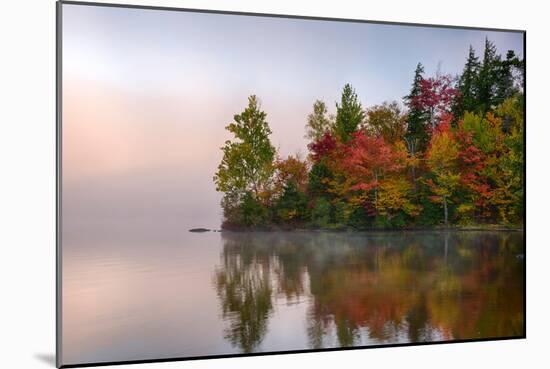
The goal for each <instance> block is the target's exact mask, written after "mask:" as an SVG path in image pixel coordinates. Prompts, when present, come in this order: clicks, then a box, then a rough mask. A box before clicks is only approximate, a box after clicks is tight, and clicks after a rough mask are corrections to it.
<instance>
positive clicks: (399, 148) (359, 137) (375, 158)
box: [214, 39, 525, 229]
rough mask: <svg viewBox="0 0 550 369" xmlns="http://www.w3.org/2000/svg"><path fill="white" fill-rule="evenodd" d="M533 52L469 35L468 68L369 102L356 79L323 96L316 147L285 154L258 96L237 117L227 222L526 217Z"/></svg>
mask: <svg viewBox="0 0 550 369" xmlns="http://www.w3.org/2000/svg"><path fill="white" fill-rule="evenodd" d="M524 69H525V68H524V60H522V59H520V58H519V57H518V56H517V55H515V53H514V51H512V50H509V51H508V52H507V53H506V55H505V56H504V57H503V56H502V55H500V54H498V53H497V50H496V47H495V45H494V44H493V43H492V42H491V41H489V40H487V39H486V40H485V48H484V52H483V56H482V57H481V58H480V57H478V56H476V54H475V51H474V49H473V48H472V47H471V46H470V50H469V53H468V57H467V60H466V63H465V65H464V69H463V71H462V73H460V74H459V75H458V76H454V77H453V76H450V75H445V74H440V73H439V72H438V73H436V74H435V75H434V76H425V72H424V67H423V66H422V64H421V63H419V64H418V65H417V67H416V70H415V73H414V78H413V82H412V85H411V90H410V93H409V94H408V95H407V96H405V97H403V98H402V104H400V103H399V102H398V101H390V102H384V103H382V104H380V105H374V106H371V107H367V108H364V107H363V106H362V104H361V102H360V101H359V98H358V96H357V94H356V92H355V90H354V88H353V87H352V86H351V85H350V84H346V85H345V86H344V87H343V90H342V94H341V97H340V101H339V102H336V106H335V107H336V111H335V114H330V113H329V111H328V108H327V105H326V104H325V102H323V101H320V100H317V101H315V102H314V104H313V108H312V112H311V113H310V114H309V115H308V117H307V122H306V126H305V128H306V133H305V137H306V138H307V139H308V140H309V144H308V151H309V153H308V156H307V158H301V157H300V155H298V154H296V155H289V156H287V157H281V155H280V154H279V153H278V152H277V150H276V149H275V147H274V146H273V145H272V143H271V141H270V138H269V137H270V135H271V133H272V131H271V128H270V127H269V124H268V122H267V114H266V113H265V112H264V111H262V109H261V105H260V103H259V100H258V98H257V97H256V96H254V95H253V96H250V97H249V99H248V106H247V107H246V108H245V109H244V111H243V112H241V113H240V114H237V115H235V116H234V121H233V122H232V123H230V124H229V125H228V126H227V127H226V129H227V130H228V131H229V132H230V133H232V134H233V136H234V139H233V140H228V141H226V142H225V145H224V146H223V147H222V148H221V150H222V151H223V159H222V161H221V163H220V164H219V166H218V170H217V172H216V173H215V175H214V182H215V184H216V188H217V190H218V191H221V192H223V193H224V196H223V199H222V202H221V206H222V208H223V215H224V221H223V224H222V227H223V228H226V229H244V228H251V227H252V228H262V227H265V228H270V227H283V228H285V227H286V228H294V227H312V228H355V229H369V228H402V227H426V226H439V225H445V226H450V225H471V224H502V225H516V226H517V225H520V224H522V222H523V212H524V209H523V203H524V201H523V198H524V169H523V168H524V124H525V122H524V91H523V85H524V78H525V77H524V75H525V73H524Z"/></svg>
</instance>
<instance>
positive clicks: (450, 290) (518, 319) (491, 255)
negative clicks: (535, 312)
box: [214, 232, 524, 353]
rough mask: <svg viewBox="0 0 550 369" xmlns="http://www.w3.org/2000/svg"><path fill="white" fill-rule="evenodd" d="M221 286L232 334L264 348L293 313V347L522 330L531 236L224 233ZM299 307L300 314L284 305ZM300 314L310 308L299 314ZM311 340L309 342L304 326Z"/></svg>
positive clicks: (236, 342) (249, 348) (243, 346)
mask: <svg viewBox="0 0 550 369" xmlns="http://www.w3.org/2000/svg"><path fill="white" fill-rule="evenodd" d="M222 243H223V250H222V252H221V263H220V265H219V266H218V267H217V269H216V272H215V278H214V285H215V289H216V292H217V295H218V297H219V301H220V305H221V315H222V318H223V320H224V321H225V324H226V329H225V338H226V339H227V340H228V341H229V342H230V343H231V345H232V346H233V347H235V348H238V349H239V350H240V351H241V352H247V353H248V352H253V351H273V347H271V346H269V347H268V346H266V347H262V342H263V341H265V340H266V337H269V335H270V333H271V330H275V329H280V328H279V327H280V326H281V325H283V324H284V320H285V319H286V320H288V319H291V320H292V321H294V322H303V324H295V325H294V326H292V327H290V330H288V331H286V335H285V340H288V342H289V345H293V346H291V347H289V348H294V349H300V348H303V347H302V346H303V345H307V346H306V347H305V348H307V347H310V348H323V347H344V346H354V345H369V344H384V343H401V342H422V341H439V340H452V339H469V338H490V337H503V336H517V335H521V334H522V333H523V324H524V319H523V267H524V264H523V259H522V258H521V257H519V256H521V255H522V254H523V234H522V233H519V232H518V233H515V232H411V233H378V234H372V233H369V234H366V233H365V234H363V233H352V234H349V233H318V232H287V233H261V232H258V233H223V234H222ZM289 305H298V306H300V307H304V309H295V310H293V313H292V314H293V315H292V316H289V315H288V313H285V314H283V313H282V309H283V308H282V307H284V306H289ZM300 314H301V315H300ZM301 329H303V330H304V331H305V337H306V340H307V341H308V342H300V338H294V337H300V332H299V331H300V330H301Z"/></svg>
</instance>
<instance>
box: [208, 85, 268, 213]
mask: <svg viewBox="0 0 550 369" xmlns="http://www.w3.org/2000/svg"><path fill="white" fill-rule="evenodd" d="M266 116H267V114H266V113H265V112H263V111H262V110H261V109H260V105H259V102H258V99H257V98H256V96H254V95H252V96H250V97H249V98H248V107H247V108H246V109H245V110H244V111H243V112H242V113H241V114H237V115H235V116H234V118H233V119H234V122H233V123H230V124H229V125H228V126H227V127H226V129H227V130H228V131H229V132H231V133H232V134H233V136H234V140H233V141H230V140H228V141H226V142H225V145H224V146H223V147H222V148H221V149H222V151H223V158H222V161H221V163H220V165H219V166H218V170H217V172H216V174H215V175H214V183H215V184H216V190H217V191H221V192H224V193H225V196H224V200H222V206H223V207H224V213H225V214H226V215H230V214H234V213H235V212H234V208H235V207H237V206H238V205H239V203H240V201H241V200H242V199H243V198H244V196H245V194H248V196H247V197H246V199H247V201H248V205H250V207H251V208H254V209H255V208H256V205H257V204H255V203H256V202H259V201H260V200H261V195H262V192H263V191H265V190H266V188H267V185H268V184H269V182H270V180H271V175H272V174H273V159H274V157H275V148H274V147H273V145H272V144H271V141H270V139H269V135H270V134H271V129H270V128H269V124H268V122H267V121H266Z"/></svg>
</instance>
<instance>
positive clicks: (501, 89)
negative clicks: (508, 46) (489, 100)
mask: <svg viewBox="0 0 550 369" xmlns="http://www.w3.org/2000/svg"><path fill="white" fill-rule="evenodd" d="M519 65H520V61H519V59H518V58H517V56H516V54H515V53H514V51H513V50H508V52H507V53H506V59H505V60H503V61H501V62H500V65H499V68H498V78H497V84H496V96H495V103H496V104H497V105H500V104H501V103H503V102H504V100H506V99H508V98H511V97H512V96H514V95H515V94H516V93H518V89H517V88H516V86H515V84H514V68H517V67H518V66H519Z"/></svg>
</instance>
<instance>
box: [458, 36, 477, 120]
mask: <svg viewBox="0 0 550 369" xmlns="http://www.w3.org/2000/svg"><path fill="white" fill-rule="evenodd" d="M480 66H481V64H480V63H479V58H478V57H477V56H476V55H475V50H474V48H473V47H472V45H470V51H469V53H468V59H467V60H466V64H465V65H464V70H463V71H462V74H461V75H460V77H459V79H458V90H459V91H460V94H459V96H458V98H457V101H456V103H455V106H454V108H453V115H454V116H455V117H461V116H462V115H464V112H465V111H470V112H473V111H474V110H475V109H476V107H477V96H476V89H475V87H476V81H477V78H478V74H479V68H480Z"/></svg>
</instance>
